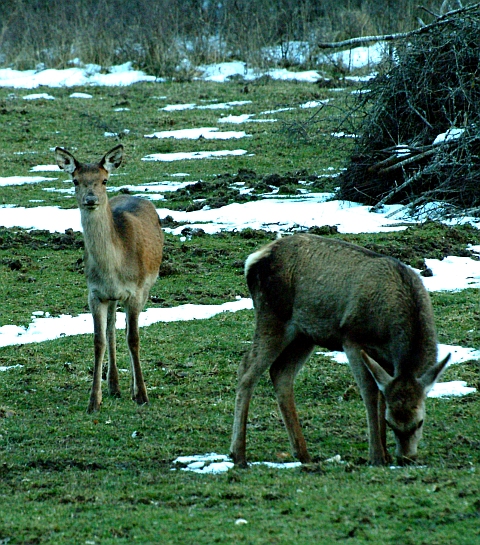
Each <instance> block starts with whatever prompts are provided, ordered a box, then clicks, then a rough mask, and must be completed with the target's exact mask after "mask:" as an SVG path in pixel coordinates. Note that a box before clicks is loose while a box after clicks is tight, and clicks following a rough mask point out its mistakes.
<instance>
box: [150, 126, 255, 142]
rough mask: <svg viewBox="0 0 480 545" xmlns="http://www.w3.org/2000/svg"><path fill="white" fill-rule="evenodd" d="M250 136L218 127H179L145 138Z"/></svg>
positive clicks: (243, 132)
mask: <svg viewBox="0 0 480 545" xmlns="http://www.w3.org/2000/svg"><path fill="white" fill-rule="evenodd" d="M246 136H251V135H250V134H246V133H245V131H220V132H219V130H218V127H200V128H198V129H179V130H175V131H159V132H154V133H153V134H146V135H145V138H176V139H183V138H185V139H189V140H197V139H198V138H205V139H206V140H230V139H231V138H245V137H246Z"/></svg>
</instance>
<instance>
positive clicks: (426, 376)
mask: <svg viewBox="0 0 480 545" xmlns="http://www.w3.org/2000/svg"><path fill="white" fill-rule="evenodd" d="M450 356H451V354H448V356H447V357H445V358H443V360H442V361H440V362H438V363H437V364H436V365H434V366H433V367H430V369H427V370H426V371H425V373H423V375H422V376H421V377H420V378H419V379H418V382H419V383H420V384H421V385H422V387H423V390H424V391H425V393H426V394H428V392H429V391H430V390H431V389H432V388H433V387H434V386H435V383H436V382H437V380H438V379H439V378H440V377H441V375H442V373H443V372H444V371H445V369H446V368H447V363H448V361H449V360H450Z"/></svg>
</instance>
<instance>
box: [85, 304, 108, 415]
mask: <svg viewBox="0 0 480 545" xmlns="http://www.w3.org/2000/svg"><path fill="white" fill-rule="evenodd" d="M89 305H90V310H91V312H92V316H93V343H94V354H95V362H94V366H93V383H92V391H91V393H90V402H89V403H88V408H87V412H89V413H92V412H94V411H98V410H99V409H100V405H101V404H102V364H103V357H104V355H105V349H106V346H107V342H106V329H107V311H108V305H107V304H105V303H102V302H100V301H99V300H98V299H97V298H96V297H94V296H92V295H89Z"/></svg>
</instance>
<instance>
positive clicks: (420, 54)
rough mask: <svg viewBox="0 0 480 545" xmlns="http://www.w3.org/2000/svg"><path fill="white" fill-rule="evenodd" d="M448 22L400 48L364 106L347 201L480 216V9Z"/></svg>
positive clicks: (344, 193)
mask: <svg viewBox="0 0 480 545" xmlns="http://www.w3.org/2000/svg"><path fill="white" fill-rule="evenodd" d="M440 19H441V20H440ZM440 22H441V23H442V24H433V25H429V27H428V29H426V31H425V32H417V33H415V34H412V35H410V36H408V37H407V38H404V40H403V41H402V42H401V43H397V44H396V46H395V50H394V54H393V58H392V59H391V61H390V64H389V66H388V68H387V69H386V70H385V72H384V73H383V74H382V75H379V76H377V77H376V78H375V79H374V80H372V81H370V82H369V85H368V88H369V90H368V92H367V91H365V92H363V93H360V94H359V97H358V98H357V99H356V101H357V102H356V104H355V106H354V108H353V109H352V110H351V111H352V112H355V115H358V113H359V112H363V113H364V114H365V117H364V118H363V121H362V123H361V127H360V130H359V131H358V133H359V134H360V136H359V138H358V139H357V141H356V144H355V148H354V152H353V154H352V156H351V158H350V162H349V165H348V166H347V169H346V171H345V172H344V174H343V175H342V177H341V179H340V190H339V195H338V196H339V198H343V199H347V200H354V201H357V202H358V201H359V202H362V203H364V204H369V205H374V206H375V207H377V208H379V207H381V206H382V205H383V204H393V203H402V204H409V205H411V206H412V209H414V210H416V211H418V210H419V209H420V210H421V209H422V208H423V207H424V206H425V205H427V204H429V203H432V202H440V201H441V202H442V203H444V204H443V205H442V206H441V207H440V210H441V214H440V215H444V216H445V215H449V214H450V215H453V214H458V212H459V211H461V212H462V213H465V214H474V215H478V214H479V213H480V54H479V52H480V4H475V5H474V6H471V7H470V8H469V9H465V10H457V11H456V12H455V14H454V16H451V17H445V16H443V17H441V18H439V23H440ZM352 115H353V113H352Z"/></svg>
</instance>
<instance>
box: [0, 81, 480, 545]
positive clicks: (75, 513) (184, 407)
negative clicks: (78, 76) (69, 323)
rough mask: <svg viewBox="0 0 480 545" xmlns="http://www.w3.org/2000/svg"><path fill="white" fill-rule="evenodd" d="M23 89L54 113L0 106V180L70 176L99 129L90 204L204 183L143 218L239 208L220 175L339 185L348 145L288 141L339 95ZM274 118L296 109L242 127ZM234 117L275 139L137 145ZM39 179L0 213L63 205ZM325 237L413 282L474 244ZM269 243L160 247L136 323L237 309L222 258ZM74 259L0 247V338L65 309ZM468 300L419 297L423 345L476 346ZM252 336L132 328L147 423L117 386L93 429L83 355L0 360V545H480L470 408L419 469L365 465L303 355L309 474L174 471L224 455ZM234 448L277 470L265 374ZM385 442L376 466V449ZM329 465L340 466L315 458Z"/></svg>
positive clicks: (301, 402) (86, 347)
mask: <svg viewBox="0 0 480 545" xmlns="http://www.w3.org/2000/svg"><path fill="white" fill-rule="evenodd" d="M40 91H47V92H48V93H49V94H50V95H53V96H54V97H55V100H37V101H26V100H23V98H22V96H24V95H27V94H30V93H31V91H26V90H15V91H12V90H11V89H0V118H1V119H2V122H3V123H2V125H3V127H4V130H3V131H2V132H1V133H0V150H1V151H0V176H14V175H29V174H31V173H30V168H31V167H33V166H35V165H39V164H43V165H44V164H52V163H53V162H54V160H53V153H52V148H54V147H55V146H57V145H60V146H63V147H67V148H68V149H69V150H70V151H72V152H73V153H74V154H75V155H76V156H77V158H79V159H80V160H84V161H86V160H96V159H99V158H100V157H101V156H102V155H103V154H104V153H105V152H106V151H107V150H108V149H110V148H111V147H113V146H114V145H115V144H116V143H117V142H118V138H112V137H109V138H107V137H105V135H104V134H105V132H114V133H118V134H120V135H121V141H122V143H123V144H124V145H125V147H126V153H127V160H126V162H125V164H124V165H123V166H122V167H121V168H120V169H119V171H118V175H117V176H113V177H112V179H111V181H112V184H111V185H113V186H117V187H120V186H122V185H126V184H131V185H139V184H144V183H148V182H155V181H162V180H165V179H171V178H169V175H171V174H173V173H178V172H182V173H186V174H189V175H190V176H188V178H186V179H188V180H189V181H197V180H202V181H203V182H204V183H203V185H202V186H201V187H198V191H195V192H190V193H189V192H187V191H185V192H179V193H177V194H176V195H174V196H173V197H172V198H170V199H168V202H167V203H163V202H162V203H157V205H158V206H160V205H161V206H164V205H165V207H169V206H170V207H171V208H172V209H173V208H175V209H185V210H188V209H193V208H192V207H195V206H196V202H197V199H199V198H202V199H211V201H210V203H211V205H212V206H215V202H214V199H220V198H221V199H223V201H224V202H225V203H228V202H233V201H235V200H237V199H240V196H239V195H238V192H236V191H234V190H232V180H234V179H235V178H236V177H237V178H238V177H240V178H242V179H245V178H248V179H249V180H250V181H249V183H251V184H252V185H254V186H255V187H256V188H257V194H258V193H260V192H262V191H265V187H266V186H265V184H266V181H265V180H266V179H267V180H268V177H269V176H271V175H272V174H278V175H279V176H280V177H281V178H282V179H283V180H285V183H284V184H283V190H282V192H283V194H286V195H288V194H294V193H295V192H296V191H297V190H298V188H299V187H300V186H299V185H298V184H297V183H296V180H298V179H299V177H300V175H299V174H298V173H299V172H301V177H302V178H305V177H306V176H311V178H312V180H314V186H313V187H314V188H315V190H316V191H321V190H325V191H330V190H332V188H334V187H335V179H334V178H328V177H327V178H323V177H319V176H321V175H323V174H325V173H328V172H330V171H327V170H325V169H328V168H329V167H333V168H334V169H339V168H341V167H342V166H343V161H344V160H345V157H346V153H347V152H348V148H349V142H348V141H343V140H338V139H332V138H330V137H328V134H329V133H330V132H331V131H332V130H336V129H337V127H336V126H335V123H334V122H333V121H332V120H331V119H329V118H328V116H324V119H323V120H322V122H321V123H317V124H315V125H311V123H310V124H309V123H307V121H308V119H309V118H310V117H311V115H312V113H313V111H312V110H305V109H301V108H299V106H300V105H301V104H304V103H305V102H307V101H311V100H318V99H326V98H335V100H339V98H338V97H340V96H341V93H340V94H339V93H338V92H335V93H334V92H332V91H329V90H328V89H322V88H319V87H318V86H316V85H313V84H303V83H284V82H273V81H271V80H268V79H267V80H262V81H259V82H258V83H255V84H250V85H249V86H248V91H249V92H248V93H245V92H244V91H245V86H244V84H241V85H240V84H239V83H229V84H222V85H218V84H213V83H202V82H193V83H182V84H180V83H166V84H138V85H134V86H131V87H126V88H100V87H98V88H88V89H75V91H83V92H88V93H90V94H92V95H93V98H92V99H74V98H70V94H71V93H72V90H71V89H45V90H38V92H40ZM35 92H37V90H36V91H35ZM237 100H251V101H252V102H251V103H249V104H246V105H242V106H236V107H233V108H231V109H230V110H227V111H222V110H210V109H193V110H184V111H177V112H166V111H164V110H161V108H163V107H164V106H165V105H167V104H174V103H178V104H183V103H196V104H199V105H205V104H211V103H212V102H225V101H237ZM332 104H334V102H332ZM287 107H294V108H295V109H294V110H288V111H283V112H278V113H275V114H261V112H265V111H267V110H275V109H281V108H287ZM117 108H129V109H128V110H123V111H119V112H117V111H115V110H116V109H117ZM242 113H249V114H255V117H256V118H261V117H262V116H263V117H275V118H276V119H278V120H279V121H277V122H276V123H247V124H244V125H238V126H230V125H228V126H225V127H222V129H224V130H226V129H228V130H245V131H246V132H247V133H248V134H250V135H251V136H250V137H248V138H244V139H240V140H227V141H209V140H193V141H190V140H188V141H186V140H172V139H170V140H160V139H147V138H144V135H145V134H151V133H152V132H154V131H158V130H170V129H183V128H190V127H202V126H205V127H218V126H219V124H218V122H217V120H218V118H219V117H220V115H221V114H229V115H230V114H233V115H240V114H242ZM232 127H233V128H232ZM125 129H127V130H128V131H129V132H124V131H125ZM300 129H302V130H300ZM238 148H241V149H245V150H247V151H248V154H246V155H245V156H242V157H235V158H223V159H215V160H202V161H199V160H191V161H181V162H176V163H158V162H146V161H141V158H142V157H144V156H146V155H147V154H151V153H168V152H173V151H200V150H218V149H238ZM252 154H253V155H252ZM242 169H243V170H242ZM246 173H249V174H248V176H247V175H246ZM36 174H39V173H36ZM32 175H33V173H32ZM45 175H46V176H51V177H56V176H58V179H57V180H55V181H51V182H43V183H41V184H31V185H21V186H9V187H2V188H1V189H0V197H1V199H0V202H1V203H3V204H17V205H21V206H26V207H32V206H38V205H39V203H38V202H36V201H39V200H41V201H43V202H42V203H41V204H42V205H56V206H61V207H65V208H73V207H75V206H76V205H75V201H74V199H73V198H72V196H71V195H69V194H66V193H59V192H55V191H45V190H44V189H45V188H49V189H67V188H69V187H70V182H66V180H67V177H66V176H65V175H63V174H57V173H55V174H54V173H45ZM281 187H282V186H281ZM253 198H255V195H254V197H253ZM216 202H217V204H218V205H220V204H221V203H220V201H218V200H217V201H216ZM0 214H1V210H0ZM332 236H341V237H342V238H344V239H346V240H351V241H354V242H357V243H360V244H363V245H366V246H368V247H371V248H373V249H375V250H379V251H383V252H384V253H388V254H391V255H395V256H397V257H400V258H401V259H403V260H404V261H406V262H407V263H409V264H411V265H414V266H417V267H418V266H420V264H421V262H422V261H423V259H424V258H427V257H436V258H441V257H442V256H444V255H465V254H466V252H465V248H466V246H467V245H468V244H469V243H477V244H478V243H479V242H480V237H479V233H478V231H477V230H476V229H473V228H469V227H462V228H450V227H445V226H442V225H439V224H435V223H427V224H425V225H423V226H419V227H416V228H409V229H408V230H406V231H403V232H401V233H389V234H378V235H338V234H333V235H332ZM272 238H273V235H272V234H270V233H265V232H262V231H248V232H244V233H225V234H219V235H202V234H201V233H197V236H191V237H187V238H186V240H181V239H180V237H174V236H172V235H167V237H166V252H165V253H166V255H165V262H164V265H163V267H162V269H161V277H160V278H159V280H158V281H157V283H156V285H155V286H154V288H153V290H152V297H151V299H150V301H149V302H148V303H147V305H148V306H149V307H170V306H175V305H178V304H184V303H195V304H200V303H202V304H204V303H216V304H217V303H222V302H225V301H231V300H234V299H235V297H236V296H247V295H248V293H247V289H246V286H245V282H244V279H243V268H242V267H243V261H244V259H245V258H246V256H247V255H248V254H249V253H251V252H252V250H254V249H255V248H257V247H259V246H260V245H262V244H264V243H266V242H268V241H269V240H271V239H272ZM82 254H83V250H82V238H81V235H80V234H78V233H77V234H75V233H48V232H44V231H33V232H26V231H24V230H21V229H0V297H1V301H2V304H1V306H0V326H3V325H11V324H16V325H27V324H28V323H29V322H30V321H31V316H32V312H34V311H38V310H42V311H44V312H49V313H50V314H51V315H52V316H55V315H59V314H63V313H65V314H72V315H76V314H78V313H82V312H86V311H87V291H86V285H85V279H84V277H83V261H82ZM478 296H479V294H478V290H473V289H470V290H465V291H461V292H457V293H437V294H433V295H432V300H433V303H434V310H435V315H436V319H437V325H438V330H439V340H440V342H442V343H448V344H458V345H462V346H468V347H475V348H476V347H478V345H479V344H480V334H479V331H478V319H479V308H478ZM252 332H253V313H252V312H251V311H241V312H237V313H234V314H232V313H225V314H222V315H219V316H217V317H215V318H211V319H209V320H197V321H191V322H179V323H163V324H155V325H152V326H150V327H147V328H143V329H142V330H141V354H142V362H143V369H144V375H145V380H146V384H147V388H148V391H149V396H150V404H149V405H148V406H143V407H138V406H136V405H135V404H134V403H133V402H132V401H130V399H129V396H128V390H129V373H127V372H122V373H121V386H122V392H123V397H122V398H121V399H112V398H109V397H108V396H106V395H105V397H104V402H103V406H102V409H101V411H100V412H98V413H96V414H93V415H87V413H86V407H87V401H88V391H89V387H90V382H91V371H92V365H93V346H92V345H93V343H92V338H91V336H83V335H79V336H73V337H64V338H60V339H58V340H55V341H50V342H44V343H38V344H28V345H22V346H13V347H5V348H1V349H0V366H11V365H17V364H19V365H22V366H23V367H20V368H15V369H11V370H9V371H6V372H4V373H1V376H0V378H1V381H0V483H1V487H0V544H7V543H9V544H53V543H55V544H72V543H74V544H89V545H92V544H105V545H108V544H111V543H112V544H113V543H125V544H127V543H128V544H130V543H134V542H135V543H142V544H150V543H152V544H153V543H162V544H163V543H165V544H172V545H173V544H175V545H177V544H178V545H183V544H185V545H201V544H209V545H210V544H212V543H220V544H225V543H232V544H233V543H245V544H255V545H256V544H259V545H260V544H275V543H278V544H282V545H285V544H296V545H303V544H305V545H306V544H312V543H316V544H317V543H318V544H325V545H327V544H328V545H330V544H332V543H343V542H345V543H349V544H352V545H357V544H363V543H373V544H382V545H383V544H395V545H399V544H401V545H409V544H412V545H413V544H415V545H451V544H452V543H455V544H460V545H463V544H465V545H472V544H477V543H478V544H480V524H479V522H480V476H479V467H480V432H479V426H478V420H477V419H478V414H479V410H480V394H478V392H477V393H475V394H471V395H468V396H465V397H460V398H451V399H431V400H429V401H428V403H427V416H428V420H427V423H426V427H425V428H426V429H425V433H424V439H423V440H422V442H421V445H420V450H419V455H420V459H419V465H418V466H416V467H407V468H401V469H390V468H388V469H387V468H371V467H369V466H368V464H367V461H366V457H367V435H366V432H367V430H366V419H365V411H364V408H363V404H362V401H361V399H360V397H359V394H358V392H357V390H356V388H355V387H354V383H353V378H352V376H351V373H350V371H349V369H348V367H347V366H345V365H339V364H335V363H333V362H332V361H331V360H330V359H328V358H326V357H325V356H323V355H322V353H321V350H320V349H319V351H318V353H317V354H315V355H314V356H312V358H311V360H310V361H309V362H308V364H307V366H306V367H305V369H304V371H303V372H302V373H301V374H300V376H299V377H298V379H297V382H296V396H297V404H298V410H299V413H300V417H301V421H302V425H303V428H304V431H305V435H306V439H307V443H308V445H309V448H310V452H311V454H312V455H313V457H314V459H315V463H314V464H312V465H311V466H306V467H302V468H297V469H284V470H279V469H270V468H268V467H264V466H254V467H251V468H250V469H248V470H236V469H234V470H230V471H229V472H227V473H224V474H220V475H199V474H194V473H190V472H185V471H182V469H181V468H180V467H178V466H176V465H175V464H174V463H173V460H175V459H176V458H177V457H178V456H180V455H193V454H204V453H208V452H217V453H220V454H227V453H228V448H229V442H230V431H231V424H232V417H233V401H234V392H235V382H236V369H237V366H238V363H239V361H240V358H241V356H242V353H243V352H244V350H245V348H246V346H248V343H249V342H250V340H251V337H252ZM118 358H119V364H120V367H121V368H126V367H128V356H127V350H126V345H125V343H124V342H123V338H122V335H119V342H118ZM479 371H480V369H479V362H477V361H471V362H467V363H464V364H461V365H456V366H452V367H450V368H449V369H448V371H447V372H446V374H445V375H444V380H465V381H467V383H468V385H469V386H475V387H476V388H477V389H478V388H480V380H479ZM248 431H249V435H248V455H249V459H250V460H251V461H264V460H268V461H293V459H292V457H291V455H290V451H289V445H288V441H287V436H286V432H285V430H284V428H283V424H282V423H281V419H280V416H279V413H278V410H277V406H276V403H275V400H274V395H273V389H272V387H271V385H270V384H269V382H268V380H267V377H263V379H262V380H261V382H260V383H259V385H258V387H257V389H256V392H255V396H254V399H253V403H252V408H251V413H250V423H249V429H248ZM389 443H390V447H391V449H392V450H393V437H389ZM337 454H339V455H340V456H341V459H342V463H332V462H328V461H327V460H328V459H329V458H332V457H334V456H335V455H337ZM239 519H243V520H244V521H246V523H239V522H238V521H239Z"/></svg>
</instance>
